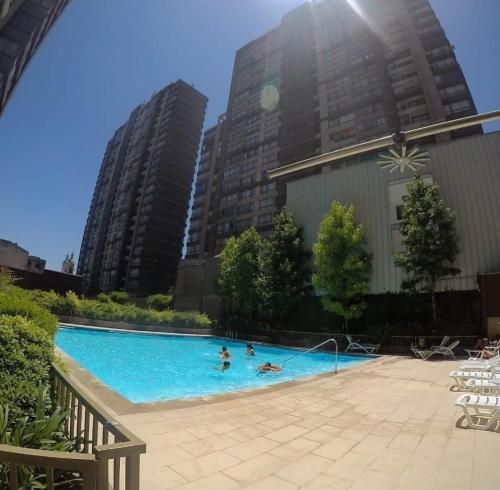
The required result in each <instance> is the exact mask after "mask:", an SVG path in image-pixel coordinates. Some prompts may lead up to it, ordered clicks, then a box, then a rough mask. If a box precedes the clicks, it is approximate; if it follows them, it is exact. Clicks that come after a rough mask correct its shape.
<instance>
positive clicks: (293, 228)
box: [257, 210, 310, 326]
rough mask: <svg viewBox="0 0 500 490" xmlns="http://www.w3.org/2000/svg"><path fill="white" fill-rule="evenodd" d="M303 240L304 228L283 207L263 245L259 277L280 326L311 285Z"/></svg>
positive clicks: (262, 293) (262, 292)
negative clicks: (267, 239) (299, 226)
mask: <svg viewBox="0 0 500 490" xmlns="http://www.w3.org/2000/svg"><path fill="white" fill-rule="evenodd" d="M303 243H304V237H303V233H302V229H300V228H298V227H297V225H296V224H295V221H294V219H293V216H292V215H291V214H290V213H288V212H286V211H285V210H282V211H281V212H280V213H279V214H278V215H276V216H275V217H274V220H273V231H272V233H271V236H270V238H269V241H267V242H265V244H264V246H263V249H262V255H261V261H260V269H261V271H260V275H259V279H258V281H257V284H258V290H259V295H260V297H261V299H262V303H263V306H264V308H265V309H266V311H267V312H268V313H269V316H270V317H271V318H272V319H273V320H277V321H278V323H279V325H280V326H282V325H283V320H284V319H285V318H287V317H288V316H289V315H290V313H291V312H292V311H293V310H294V308H295V307H296V306H297V305H298V304H299V303H300V302H301V301H302V300H303V298H304V296H305V295H306V294H307V292H308V291H309V289H310V287H309V284H308V282H309V280H310V271H309V268H308V265H307V261H308V254H307V253H306V252H305V251H304V249H303Z"/></svg>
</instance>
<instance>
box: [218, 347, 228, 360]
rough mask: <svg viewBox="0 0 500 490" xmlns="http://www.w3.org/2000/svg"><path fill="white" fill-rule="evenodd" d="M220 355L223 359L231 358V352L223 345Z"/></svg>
mask: <svg viewBox="0 0 500 490" xmlns="http://www.w3.org/2000/svg"><path fill="white" fill-rule="evenodd" d="M219 357H220V359H221V360H222V361H227V360H228V359H230V358H231V353H230V352H229V351H228V350H227V347H226V346H224V347H222V350H221V352H220V354H219Z"/></svg>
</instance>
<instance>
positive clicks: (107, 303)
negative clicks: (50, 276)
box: [0, 287, 211, 331]
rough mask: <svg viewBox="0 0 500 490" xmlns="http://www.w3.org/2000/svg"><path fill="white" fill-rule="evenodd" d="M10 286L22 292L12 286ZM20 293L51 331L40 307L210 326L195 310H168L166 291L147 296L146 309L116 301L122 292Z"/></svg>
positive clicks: (111, 317) (82, 314) (76, 313)
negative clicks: (87, 294)
mask: <svg viewBox="0 0 500 490" xmlns="http://www.w3.org/2000/svg"><path fill="white" fill-rule="evenodd" d="M11 289H15V290H19V291H24V290H21V289H19V288H13V287H11ZM16 294H17V293H16ZM24 294H25V296H26V298H29V299H30V300H31V301H33V302H34V303H36V304H33V303H30V300H26V301H28V303H30V305H31V308H36V309H37V311H38V310H40V311H41V312H43V313H44V314H45V316H47V317H48V318H50V320H51V322H52V323H51V325H53V328H51V329H50V331H55V328H56V319H55V318H54V317H53V316H52V315H50V314H49V313H48V312H47V311H46V310H45V309H44V308H50V309H53V310H56V311H57V312H59V313H62V314H68V315H74V316H79V317H83V318H94V319H98V320H110V321H123V322H131V323H133V322H138V323H159V324H175V325H182V326H185V327H192V328H207V327H209V326H210V325H211V322H210V319H209V318H208V317H207V316H206V315H205V314H203V313H199V312H196V311H187V312H179V311H173V310H170V309H168V305H170V303H171V301H172V295H167V294H155V295H152V296H149V297H148V298H147V303H148V306H150V308H140V307H138V306H136V305H134V304H132V303H126V304H121V303H120V302H117V301H124V300H125V298H127V299H128V294H127V293H124V292H122V291H113V292H111V293H101V294H99V295H98V296H97V297H96V298H95V299H86V298H79V297H78V296H77V295H76V294H75V293H73V292H72V291H69V292H67V293H66V295H65V296H59V295H58V294H56V293H54V292H53V291H50V292H46V291H37V290H34V291H24ZM0 296H1V292H0ZM1 313H2V311H1V302H0V314H1ZM8 313H9V312H8ZM19 314H22V313H19ZM24 316H27V315H24ZM28 318H30V317H29V316H28ZM38 323H39V322H38V321H35V324H37V325H38Z"/></svg>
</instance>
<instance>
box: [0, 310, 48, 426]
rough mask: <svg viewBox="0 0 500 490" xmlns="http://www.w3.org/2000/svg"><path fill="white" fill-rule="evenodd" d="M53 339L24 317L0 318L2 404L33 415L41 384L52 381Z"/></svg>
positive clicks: (18, 413) (0, 402)
mask: <svg viewBox="0 0 500 490" xmlns="http://www.w3.org/2000/svg"><path fill="white" fill-rule="evenodd" d="M53 359H54V344H53V340H52V336H51V335H50V334H49V333H47V332H46V331H45V330H43V329H42V328H40V327H38V326H37V325H36V324H35V320H30V319H27V318H24V317H22V316H19V315H18V316H9V315H0V387H1V389H0V405H9V408H10V410H11V412H12V413H13V414H16V415H18V416H25V415H30V414H33V411H34V407H35V405H36V399H37V394H38V388H39V385H40V384H42V385H44V384H47V383H48V382H49V372H50V365H51V362H52V361H53Z"/></svg>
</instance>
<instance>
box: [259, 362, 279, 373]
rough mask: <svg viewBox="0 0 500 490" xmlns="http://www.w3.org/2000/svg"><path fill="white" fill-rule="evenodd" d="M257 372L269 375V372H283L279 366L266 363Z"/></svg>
mask: <svg viewBox="0 0 500 490" xmlns="http://www.w3.org/2000/svg"><path fill="white" fill-rule="evenodd" d="M257 371H258V372H259V373H269V372H271V371H272V372H278V371H281V368H280V367H279V366H276V365H275V364H271V363H270V362H266V363H265V364H261V365H260V366H259V367H258V368H257Z"/></svg>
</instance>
